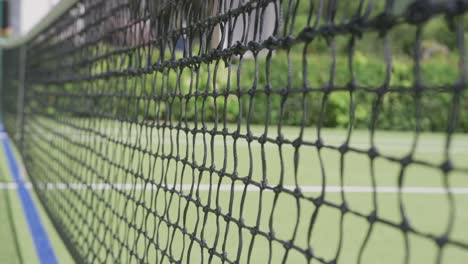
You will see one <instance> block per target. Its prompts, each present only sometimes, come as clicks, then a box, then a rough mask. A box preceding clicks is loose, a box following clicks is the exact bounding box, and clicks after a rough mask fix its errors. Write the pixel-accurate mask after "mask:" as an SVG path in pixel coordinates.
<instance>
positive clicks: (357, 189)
mask: <svg viewBox="0 0 468 264" xmlns="http://www.w3.org/2000/svg"><path fill="white" fill-rule="evenodd" d="M25 187H26V188H28V189H29V188H31V183H29V182H27V183H26V184H25ZM166 187H167V188H169V189H172V188H173V185H166ZM16 188H18V186H17V185H16V184H14V183H0V189H16ZM39 188H40V189H44V190H86V189H91V190H111V189H114V190H143V189H146V190H150V189H157V187H156V186H154V185H147V186H146V187H145V185H144V184H131V183H115V184H107V183H91V184H84V183H68V184H67V183H45V184H39ZM191 188H192V185H190V184H182V185H176V186H175V189H176V190H177V191H189V190H191ZM193 189H194V190H199V191H209V190H210V189H211V190H212V191H216V190H217V189H218V186H217V185H211V186H210V185H209V184H201V185H199V186H197V185H195V186H194V187H193ZM283 189H287V190H289V191H294V189H295V186H292V185H286V186H283ZM300 189H301V192H303V193H320V192H322V186H301V187H300ZM219 190H220V191H230V190H231V185H229V184H222V185H220V186H219ZM243 190H244V186H243V185H234V191H237V192H239V191H243ZM449 190H450V192H451V193H453V194H468V187H467V188H450V189H449ZM247 191H252V192H258V191H260V189H259V188H258V187H256V186H253V185H249V186H247ZM266 191H267V192H270V191H271V190H266ZM342 191H343V192H345V193H372V192H377V193H398V192H400V191H401V192H402V193H410V194H446V193H447V189H445V188H442V187H402V188H401V189H399V188H398V187H396V186H378V187H376V188H373V187H372V186H344V187H343V188H342V187H340V186H326V187H325V192H327V193H339V192H342Z"/></svg>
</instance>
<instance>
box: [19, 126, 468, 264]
mask: <svg viewBox="0 0 468 264" xmlns="http://www.w3.org/2000/svg"><path fill="white" fill-rule="evenodd" d="M97 121H98V120H92V119H84V118H82V119H78V118H77V119H70V118H68V119H60V123H59V122H52V121H50V120H46V119H43V118H34V119H31V120H30V123H29V124H30V125H29V126H28V133H27V134H28V135H29V136H28V137H27V141H26V142H27V144H30V145H26V146H27V149H28V154H29V157H30V158H31V160H30V162H29V163H28V164H27V166H29V167H28V168H29V171H30V172H33V177H35V180H36V181H37V182H38V183H41V182H43V183H51V182H52V183H88V184H96V183H127V184H128V183H130V184H139V185H138V186H140V188H139V189H137V188H133V189H132V188H131V189H119V188H117V187H114V188H113V189H103V190H96V189H92V188H93V187H92V185H89V188H88V189H86V188H76V189H73V188H69V189H48V190H47V189H43V190H42V191H40V192H39V194H40V196H41V197H42V199H44V200H45V201H47V202H48V206H49V209H50V212H51V214H52V215H53V217H54V218H55V219H58V220H59V221H60V223H62V224H64V225H65V227H66V228H68V230H67V231H68V233H66V235H67V236H68V237H69V239H71V240H72V241H73V243H76V245H77V250H78V251H79V252H80V253H81V254H83V255H86V256H87V258H88V260H89V261H91V262H95V261H97V260H100V261H104V262H118V261H121V262H123V263H134V262H137V260H138V258H141V259H142V260H145V261H150V262H154V261H155V260H156V262H158V261H162V260H164V261H165V262H167V261H169V259H168V258H167V257H164V254H162V253H161V251H160V250H161V249H162V250H164V252H166V253H167V254H170V255H172V256H174V257H175V258H176V259H178V258H182V259H183V260H184V261H183V262H185V261H186V260H187V259H190V261H191V262H193V263H199V262H200V261H202V260H203V261H204V262H208V259H209V254H208V250H206V249H204V250H201V247H200V245H199V244H198V243H192V244H191V243H190V242H191V239H190V237H189V236H188V235H187V234H186V235H183V233H182V231H181V229H179V228H178V227H183V228H185V229H186V230H187V232H188V233H193V234H195V235H196V237H198V238H202V239H204V241H206V245H207V246H208V247H213V248H215V249H216V251H217V252H223V251H225V252H226V253H227V256H228V258H229V259H230V260H234V259H238V260H239V262H240V263H246V262H248V261H249V260H250V261H251V262H252V263H264V262H266V261H267V260H268V258H269V257H271V258H272V262H273V263H279V262H281V261H282V260H283V258H285V256H287V257H286V260H287V261H288V262H289V263H304V262H306V259H305V258H304V256H303V255H302V254H301V253H300V252H299V251H298V250H296V249H292V250H289V253H288V254H287V255H286V254H285V253H286V250H285V247H284V244H283V243H282V242H278V241H290V240H291V241H292V243H293V244H294V245H295V246H297V249H299V250H306V249H307V247H308V246H309V245H311V246H312V248H313V252H314V254H315V256H317V257H319V258H320V259H323V260H326V261H330V260H332V259H334V258H335V257H336V255H337V252H338V249H340V251H339V259H338V263H348V262H351V263H354V262H356V261H357V258H358V254H359V252H360V249H361V247H362V246H363V244H364V238H365V236H366V234H367V233H368V231H369V228H370V226H372V232H371V233H370V238H369V241H368V242H367V244H366V245H365V250H364V251H363V255H362V260H363V263H376V262H378V263H400V262H403V259H404V257H405V254H406V253H408V254H409V260H410V263H426V262H431V261H432V260H434V259H435V258H437V257H438V254H439V253H441V258H442V263H462V262H463V261H464V260H465V259H466V258H468V251H467V250H464V249H462V248H460V247H457V246H454V245H453V244H448V245H446V246H445V247H443V249H442V250H439V248H438V246H437V244H436V243H435V242H434V241H433V240H431V239H428V238H427V237H425V236H424V235H431V236H432V235H433V236H435V237H440V236H442V235H444V234H448V236H449V238H450V239H451V240H454V241H458V242H460V243H462V244H467V243H468V240H467V238H466V233H467V232H468V228H467V226H466V222H467V221H468V212H467V211H466V210H464V205H465V204H467V202H468V195H466V194H453V200H451V197H450V196H448V195H447V194H443V193H442V194H441V193H427V194H414V193H402V194H401V195H400V194H399V193H384V192H378V193H375V199H374V196H373V195H374V193H372V192H358V193H352V192H345V193H343V194H342V193H340V192H338V193H334V192H327V193H325V194H324V196H323V199H324V201H325V202H324V203H323V204H322V205H320V206H319V207H317V206H316V205H314V204H313V203H312V202H311V201H310V200H309V199H315V198H317V197H319V196H320V193H318V192H307V191H304V192H303V197H304V198H301V199H296V198H295V197H294V196H293V195H290V194H287V193H285V192H283V193H281V194H279V195H278V196H277V197H275V195H274V193H273V192H269V191H266V192H263V193H260V192H258V190H257V191H255V188H254V189H249V190H247V191H243V190H242V186H243V185H242V182H241V181H240V180H237V181H235V182H233V181H232V180H231V179H230V178H229V177H222V178H221V177H219V176H218V175H217V174H216V173H213V174H211V175H210V173H209V171H208V170H209V168H210V167H211V165H214V166H215V169H216V170H220V169H222V168H224V170H225V171H226V172H228V173H233V172H234V171H236V172H237V174H238V177H239V178H242V179H247V178H249V177H250V178H249V179H250V181H251V182H257V183H258V182H260V181H262V179H263V177H265V179H267V182H268V185H269V186H276V185H277V184H278V183H279V182H280V181H283V184H284V185H285V186H286V187H285V188H290V189H291V190H292V189H293V188H294V187H293V186H294V185H295V184H297V185H299V186H301V187H304V186H321V185H322V184H324V185H326V186H337V185H340V184H341V179H343V180H342V181H343V185H344V186H368V187H372V180H374V181H375V184H376V185H377V186H397V185H398V184H397V182H398V180H399V174H400V172H401V165H400V161H401V160H402V159H403V158H404V157H406V156H407V155H408V154H409V153H411V145H412V143H413V140H414V137H413V136H414V135H413V133H411V132H387V131H377V133H376V135H375V143H374V146H375V147H376V148H377V149H378V151H379V153H380V156H379V157H378V158H376V159H375V161H374V162H373V166H374V169H371V168H372V167H371V162H370V159H369V157H368V155H367V154H366V152H365V151H367V150H368V149H369V147H370V143H369V139H370V135H369V133H368V132H367V131H360V130H356V131H353V132H352V136H351V141H350V143H349V146H350V148H351V149H353V151H349V152H347V153H346V154H345V155H344V158H343V165H342V166H343V175H341V173H340V171H341V170H340V169H341V166H340V159H341V155H340V153H339V152H338V151H337V150H336V148H337V147H339V146H340V145H341V144H342V143H343V142H344V140H345V139H346V131H344V130H337V129H323V130H322V131H321V133H322V140H323V142H324V145H325V146H326V147H324V148H323V149H322V150H321V151H320V152H319V151H317V149H316V148H315V147H314V146H308V145H307V144H306V145H303V146H301V147H300V148H299V152H298V153H299V155H298V156H296V157H297V161H298V163H297V164H298V165H297V168H296V170H295V169H294V155H295V154H294V148H293V147H292V146H291V145H290V144H285V145H284V146H283V147H282V148H281V149H280V148H278V147H277V146H276V145H275V144H272V143H267V144H266V145H265V149H264V151H262V148H261V146H260V144H259V143H258V142H257V141H254V142H253V143H251V145H250V147H249V145H248V144H246V143H244V140H239V142H238V143H234V142H233V141H227V142H226V145H225V144H224V141H223V139H222V137H221V136H216V137H215V139H214V141H213V143H211V140H210V139H211V138H210V137H209V136H208V135H207V137H206V138H205V140H206V146H207V147H206V148H204V145H205V143H204V141H203V140H204V139H203V137H202V136H201V135H197V136H193V135H192V134H187V135H186V134H185V133H184V132H181V134H180V135H179V138H177V133H176V131H169V130H166V131H164V132H162V131H158V130H156V129H153V130H152V131H151V130H150V129H145V128H143V130H141V128H139V127H137V126H135V125H133V126H130V125H128V124H124V123H112V122H106V121H101V122H97ZM71 124H73V125H76V127H86V128H89V130H78V129H76V127H75V128H74V129H71V126H70V125H71ZM192 125H193V124H192ZM207 126H208V127H210V128H212V126H213V124H207ZM218 129H219V128H218ZM227 129H228V131H229V132H232V131H234V130H235V127H234V126H232V125H231V126H229V127H228V128H227ZM316 131H317V130H316V128H307V129H306V130H305V131H304V137H303V141H304V142H306V143H307V142H310V143H312V142H315V140H316V139H317V132H316ZM96 132H99V134H98V133H96ZM246 132H247V130H246V128H245V127H242V128H241V130H240V133H241V134H246ZM251 132H252V134H253V135H260V134H261V133H263V128H262V127H258V126H252V127H251ZM299 132H300V131H299V129H298V128H295V127H283V128H282V130H281V134H282V135H283V137H284V139H285V140H289V141H291V142H292V141H294V140H295V139H296V138H297V137H298V135H299ZM163 136H164V137H163ZM277 136H278V130H277V127H270V128H269V129H268V133H267V137H268V138H271V139H275V138H276V137H277ZM107 137H109V138H114V139H117V140H118V142H120V143H121V144H117V143H116V142H110V141H108V140H107ZM171 139H172V142H173V143H172V144H171ZM445 140H446V137H445V135H444V134H437V133H427V134H426V133H423V134H421V135H420V137H419V139H418V141H417V144H416V148H415V150H414V152H413V160H414V161H417V162H419V164H417V163H411V164H410V165H409V166H407V167H406V169H405V170H404V171H403V175H404V176H403V178H402V179H403V186H405V187H437V188H444V187H445V185H444V184H445V181H444V179H447V180H448V183H449V185H450V187H465V188H466V187H468V177H467V169H468V166H467V165H466V162H465V161H466V160H467V158H468V153H467V151H466V149H467V148H468V136H467V135H465V134H455V135H454V136H453V139H452V145H451V148H450V151H449V152H448V153H447V155H449V157H450V160H451V161H452V165H453V168H454V170H453V171H452V172H450V173H449V174H448V175H444V174H443V173H442V172H441V170H440V167H439V166H440V165H441V164H443V162H444V161H445V160H446V157H445V155H444V154H443V150H444V149H445V147H444V146H445V145H444V144H445ZM124 142H127V143H131V144H132V146H138V147H139V148H141V150H140V151H138V150H135V149H134V148H132V147H131V146H130V145H125V144H123V143H124ZM175 142H178V144H176V143H175ZM187 142H188V143H187ZM160 143H164V145H163V144H160ZM28 146H30V147H28ZM32 146H34V147H32ZM90 146H93V148H92V151H91V149H88V147H90ZM249 148H250V150H249ZM143 150H145V151H146V152H144V151H143ZM360 151H362V153H361V152H360ZM156 152H157V153H158V154H159V155H162V156H163V157H167V156H170V155H172V156H177V155H178V156H179V157H180V158H181V160H180V161H179V162H175V160H174V159H167V158H164V159H162V158H161V156H160V157H159V158H155V156H153V155H150V153H156ZM224 153H226V155H225V154H224ZM235 157H237V160H236V159H235ZM262 160H263V162H262ZM320 160H321V162H320ZM235 162H237V166H235V165H234V164H235ZM195 163H196V164H197V166H199V167H200V166H201V167H205V168H207V169H206V170H203V171H202V172H200V171H199V170H198V169H195V170H193V169H192V167H191V166H190V164H195ZM111 164H112V165H111ZM223 164H224V165H223ZM262 164H264V165H262ZM322 167H323V171H324V172H325V175H324V177H322V175H323V174H322ZM124 168H127V169H128V170H124ZM235 168H237V170H235ZM249 168H252V170H249ZM295 171H296V172H295ZM263 172H265V173H263ZM249 175H250V176H249ZM145 183H146V185H145ZM174 183H175V184H176V186H178V187H180V186H181V185H180V184H183V186H185V187H184V189H177V187H176V190H178V191H179V192H180V194H181V195H182V196H184V197H191V198H189V199H188V198H181V197H179V195H177V193H174V191H169V190H166V191H165V190H164V189H157V188H155V186H156V185H157V184H162V185H167V186H168V188H169V189H170V188H171V186H172V184H174ZM199 184H200V185H203V186H205V187H207V188H208V189H203V188H200V189H198V190H197V186H198V185H199ZM218 184H220V185H221V186H223V188H222V189H220V190H219V191H218V188H217V186H218ZM231 184H234V185H236V186H237V187H236V188H238V189H236V190H234V191H230V190H229V188H227V189H225V187H226V186H228V187H229V186H230V185H231ZM291 185H292V187H290V186H291ZM134 186H135V185H134ZM342 195H343V196H342ZM343 198H344V200H345V201H346V202H347V205H348V207H349V210H350V211H349V212H348V213H346V214H342V213H341V211H340V210H339V206H340V205H341V204H342V203H343ZM197 201H198V202H199V203H200V205H201V206H196V204H195V203H196V202H197ZM374 203H375V204H374ZM401 207H402V208H403V210H404V212H405V215H406V217H407V219H408V221H409V223H410V225H411V227H412V228H414V230H416V231H417V233H411V232H410V233H408V243H409V244H408V248H409V252H406V250H405V248H406V247H405V236H404V234H405V233H403V232H402V231H401V230H400V229H399V227H396V226H399V225H400V223H401V221H402V213H401ZM204 208H210V209H209V210H215V209H216V208H219V210H220V213H221V214H222V215H228V214H229V215H231V216H232V217H233V218H234V219H241V218H242V219H243V222H242V223H236V222H233V221H229V222H226V221H225V220H224V218H223V217H216V214H215V213H213V212H212V211H209V212H208V213H205V211H204ZM451 208H453V215H451ZM317 210H318V214H317V215H318V217H317V219H316V221H315V223H314V224H313V228H312V233H311V235H310V236H309V226H310V224H311V219H312V218H313V214H314V212H315V211H317ZM375 210H376V212H377V215H378V217H379V218H380V219H383V220H384V221H383V222H376V223H373V224H372V225H370V224H369V222H368V221H366V219H365V218H364V217H362V216H367V215H369V214H371V212H372V211H375ZM129 223H131V224H132V225H129ZM168 223H175V224H176V225H177V226H178V227H177V228H174V225H172V224H168ZM388 223H390V224H393V225H396V226H391V225H389V224H388ZM133 224H134V225H133ZM296 225H297V226H298V228H297V230H296V231H295V229H294V227H295V226H296ZM140 227H141V228H143V230H146V231H147V233H146V235H147V237H145V236H144V235H143V234H142V233H141V232H139V231H138V228H140ZM253 227H256V228H257V229H258V230H260V231H262V232H264V233H269V232H270V231H274V232H275V237H276V238H277V239H278V241H274V242H273V243H271V244H269V242H268V240H267V238H266V237H264V236H262V235H258V234H257V235H256V236H255V238H253V236H252V233H250V231H249V230H251V229H252V228H253ZM450 227H452V229H449V228H450ZM226 230H228V231H227V232H226ZM447 230H450V231H449V232H448V233H446V232H447ZM419 234H424V235H419ZM241 241H242V242H241ZM251 241H254V243H253V244H252V246H251V244H250V242H251ZM340 241H341V244H340ZM120 243H123V244H126V245H128V246H129V249H132V250H133V251H132V252H133V254H129V251H128V250H127V249H124V248H122V245H121V244H120ZM156 244H157V245H159V247H160V248H159V249H158V248H157V247H156V246H155V245H156ZM250 248H251V253H250V255H249V249H250ZM238 252H240V255H239V256H237V254H238ZM59 254H60V252H59ZM164 261H163V262H164ZM213 263H218V258H216V257H215V258H214V259H213ZM312 263H319V261H316V260H315V261H312Z"/></svg>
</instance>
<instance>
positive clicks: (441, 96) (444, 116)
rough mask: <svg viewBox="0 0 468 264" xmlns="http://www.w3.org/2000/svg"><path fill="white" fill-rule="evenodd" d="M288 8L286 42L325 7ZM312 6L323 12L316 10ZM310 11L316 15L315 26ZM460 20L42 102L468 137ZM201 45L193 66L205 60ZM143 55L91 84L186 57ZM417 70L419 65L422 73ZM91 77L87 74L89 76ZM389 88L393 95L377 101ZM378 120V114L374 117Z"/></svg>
mask: <svg viewBox="0 0 468 264" xmlns="http://www.w3.org/2000/svg"><path fill="white" fill-rule="evenodd" d="M330 2H332V1H330ZM359 2H360V1H338V2H337V3H338V6H337V8H336V12H335V13H336V15H335V16H334V20H333V21H334V22H333V23H335V24H340V23H346V22H349V19H350V18H351V17H353V16H354V15H355V14H357V13H360V14H364V13H365V8H363V9H361V11H359V10H360V9H359ZM385 2H386V1H375V5H374V8H373V9H372V11H371V12H370V14H369V17H370V18H372V17H375V16H377V15H379V14H381V13H382V12H383V11H384V9H385ZM408 2H409V1H395V6H394V7H393V8H392V9H391V10H390V11H389V13H390V14H392V15H395V16H398V17H400V18H401V17H404V16H405V13H404V12H405V11H403V10H407V9H406V6H407V5H408ZM282 3H283V21H284V25H283V28H282V32H281V33H280V35H291V36H296V37H297V36H298V35H299V34H300V32H301V31H302V30H304V29H305V28H307V27H309V26H313V23H314V19H315V17H316V14H315V13H316V12H317V11H316V10H317V4H318V1H304V0H300V1H299V0H298V1H283V2H282ZM311 3H312V4H315V6H314V7H313V8H312V7H311ZM327 3H328V2H327ZM365 4H367V2H365ZM311 8H312V9H311ZM310 10H313V12H312V14H313V15H312V16H311V17H309V15H310V14H309V11H310ZM324 10H325V11H324V14H323V16H322V19H321V20H319V21H318V27H326V26H329V25H330V23H332V22H330V19H331V17H330V16H329V15H327V14H328V13H332V12H328V11H327V10H329V7H328V6H326V5H325V7H324ZM459 19H463V20H462V24H464V25H466V27H468V20H467V19H464V18H458V17H453V18H451V19H448V18H447V17H445V16H442V15H441V16H435V17H433V18H431V19H430V20H429V21H426V22H425V23H423V24H420V25H419V26H418V25H412V24H409V23H401V24H398V25H396V26H395V27H393V28H391V30H389V31H388V33H387V34H384V35H385V36H383V35H382V34H379V33H376V32H364V34H363V35H362V36H354V37H353V36H350V35H349V34H344V35H336V36H335V37H331V38H330V37H327V38H325V37H323V36H319V37H317V38H316V39H314V40H313V41H311V42H310V43H300V44H296V45H294V46H293V47H292V48H291V49H289V50H284V49H279V50H275V51H274V52H272V53H271V56H268V55H267V54H266V53H267V52H265V53H263V54H261V55H258V56H257V57H256V58H253V56H250V58H243V59H241V60H239V57H233V58H231V60H230V61H229V62H225V61H213V62H211V63H209V64H206V63H202V64H201V65H199V66H193V67H190V68H184V69H182V70H179V69H165V70H163V71H161V72H152V73H150V74H147V75H144V76H143V77H142V75H140V74H138V75H137V76H136V77H132V76H126V77H112V78H110V79H99V80H96V81H93V82H92V83H91V85H89V87H88V85H87V87H85V88H84V89H85V95H83V85H82V84H78V85H75V84H73V83H70V84H67V85H66V86H65V90H66V91H67V92H68V93H71V95H75V96H67V97H60V96H53V98H52V99H51V98H49V97H50V96H48V98H44V100H46V101H45V102H46V104H47V105H49V106H50V108H51V111H55V110H56V109H57V107H58V108H60V110H61V111H62V112H64V110H70V111H72V112H73V113H74V114H76V113H80V114H83V115H97V114H102V115H103V116H106V115H112V116H115V115H118V116H123V117H125V118H129V119H133V120H134V119H135V118H138V119H139V120H163V121H169V120H173V121H194V120H195V119H196V120H198V121H206V122H213V121H215V120H218V121H220V122H221V121H227V122H237V121H239V120H242V121H246V120H248V121H249V122H250V123H257V124H264V123H268V124H269V125H275V124H278V123H282V124H287V125H301V124H304V125H307V126H319V125H320V126H326V127H348V126H349V125H350V124H351V123H353V125H354V127H355V128H369V127H371V126H372V123H373V119H374V118H376V122H375V125H376V126H377V128H378V129H391V130H415V129H416V127H420V129H421V130H425V131H445V130H447V128H448V127H449V126H450V124H449V123H450V122H451V120H455V119H456V120H457V121H458V122H457V123H456V126H455V129H456V130H457V131H463V132H468V96H467V92H466V89H463V90H462V91H461V92H458V93H457V92H454V90H453V89H454V86H455V85H456V84H458V83H459V82H460V80H461V76H462V74H461V70H460V67H459V65H461V61H460V60H461V58H462V56H461V55H460V51H459V44H457V40H458V39H459V38H457V36H456V34H455V29H454V27H453V24H454V22H457V21H458V20H459ZM419 27H420V28H421V42H420V44H419V46H418V50H419V51H420V53H419V54H420V59H419V60H417V59H415V55H414V51H415V49H416V46H417V45H416V31H417V30H418V28H419ZM465 35H466V33H465ZM196 42H197V41H196V40H195V42H194V44H193V47H192V52H193V54H192V56H193V55H197V54H198V52H199V50H198V49H199V45H197V43H196ZM351 43H353V45H351ZM385 47H386V48H385ZM118 48H119V47H112V46H110V45H104V44H103V45H102V46H99V47H95V48H94V49H93V50H92V51H91V52H95V53H96V54H108V53H109V52H110V51H114V50H117V49H118ZM385 50H387V54H386V52H385ZM145 52H146V50H143V49H139V50H134V51H133V52H125V54H117V55H115V56H111V57H110V58H105V59H103V60H102V61H98V62H96V63H93V64H92V66H91V74H96V75H98V74H104V73H107V72H108V71H109V70H122V65H128V67H129V68H137V69H138V68H142V67H143V66H144V64H148V63H150V64H152V63H155V62H156V61H159V62H161V61H166V62H167V61H168V60H169V59H179V58H182V57H184V55H183V54H182V52H181V51H176V52H174V53H173V55H172V56H171V55H170V51H169V50H166V54H164V56H160V53H159V52H158V51H156V50H153V51H151V52H150V53H151V56H150V57H151V58H149V57H148V58H145V56H144V55H142V54H145ZM247 57H248V56H247ZM117 60H119V62H118V63H116V62H115V61H117ZM415 61H419V62H420V64H419V66H420V70H419V71H418V72H417V71H416V64H415ZM387 67H389V74H388V76H387V73H386V72H387ZM124 68H125V66H124ZM84 74H85V75H87V74H89V69H86V72H84ZM417 75H419V76H420V78H419V79H420V82H419V84H420V85H422V86H423V89H422V92H421V93H415V89H414V88H415V87H416V83H417V80H416V79H415V76H417ZM387 79H388V81H386V80H387ZM350 84H353V85H354V86H355V87H357V88H356V90H354V91H353V92H350V89H349V87H350ZM383 86H388V87H389V89H388V91H387V92H386V93H384V94H379V93H378V91H379V89H381V87H383ZM267 87H270V88H271V92H270V94H269V95H267V94H266V93H265V89H266V88H267ZM63 88H64V87H63V86H60V87H56V89H57V90H56V91H63ZM305 88H307V90H304V89H305ZM51 89H52V91H53V88H51V86H50V85H49V86H47V87H40V86H38V87H37V88H36V91H39V93H38V94H37V96H41V92H43V91H45V90H47V91H49V92H50V91H51ZM52 93H53V92H52ZM74 93H76V94H74ZM112 94H113V96H112ZM195 94H198V95H197V96H194V95H195ZM47 95H48V93H47ZM65 112H66V111H65ZM377 112H378V113H379V114H378V115H377V116H373V113H377ZM249 113H250V114H249ZM350 113H352V114H353V115H354V116H353V117H352V116H351V115H350ZM222 118H224V119H222ZM352 118H353V119H352Z"/></svg>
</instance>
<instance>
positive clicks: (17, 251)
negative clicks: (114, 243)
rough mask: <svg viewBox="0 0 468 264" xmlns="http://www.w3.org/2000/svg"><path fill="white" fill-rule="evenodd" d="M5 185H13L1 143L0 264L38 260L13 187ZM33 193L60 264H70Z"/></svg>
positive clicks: (64, 249)
mask: <svg viewBox="0 0 468 264" xmlns="http://www.w3.org/2000/svg"><path fill="white" fill-rule="evenodd" d="M16 156H17V154H16ZM17 157H18V156H17ZM6 184H13V179H12V176H11V172H10V169H9V166H8V163H7V159H6V157H5V153H4V150H3V145H1V147H0V185H2V188H0V212H1V213H0V222H1V223H2V224H1V225H0V263H6V264H15V263H18V264H19V263H28V264H29V263H31V264H35V263H39V259H38V257H37V255H36V251H35V248H34V244H33V240H32V237H31V233H30V231H29V227H28V224H27V222H26V219H25V215H24V213H23V209H22V205H21V202H20V199H19V197H18V194H17V192H16V189H14V188H12V187H9V188H7V187H6ZM10 186H11V185H10ZM32 195H33V198H34V200H35V202H36V203H35V205H36V207H37V208H38V209H39V213H40V216H41V220H42V221H43V224H44V225H45V228H46V230H47V232H48V235H49V240H50V242H51V243H52V246H53V248H54V250H55V253H56V255H57V259H58V260H59V263H73V260H72V258H71V257H70V255H69V254H68V251H67V250H66V248H65V247H64V245H63V243H62V241H61V239H60V238H59V236H58V235H57V233H56V231H55V230H54V228H53V226H52V224H51V223H50V221H49V219H48V218H47V216H46V214H45V212H44V210H43V208H42V206H41V204H39V202H38V200H37V197H36V195H35V193H34V191H32ZM15 240H16V242H15Z"/></svg>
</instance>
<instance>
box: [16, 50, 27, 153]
mask: <svg viewBox="0 0 468 264" xmlns="http://www.w3.org/2000/svg"><path fill="white" fill-rule="evenodd" d="M18 65H19V70H18V77H19V78H18V101H17V118H16V134H15V141H16V142H17V144H18V147H19V151H20V153H21V154H23V140H24V89H25V76H26V69H25V68H26V48H25V46H24V45H21V46H20V47H19V64H18Z"/></svg>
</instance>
